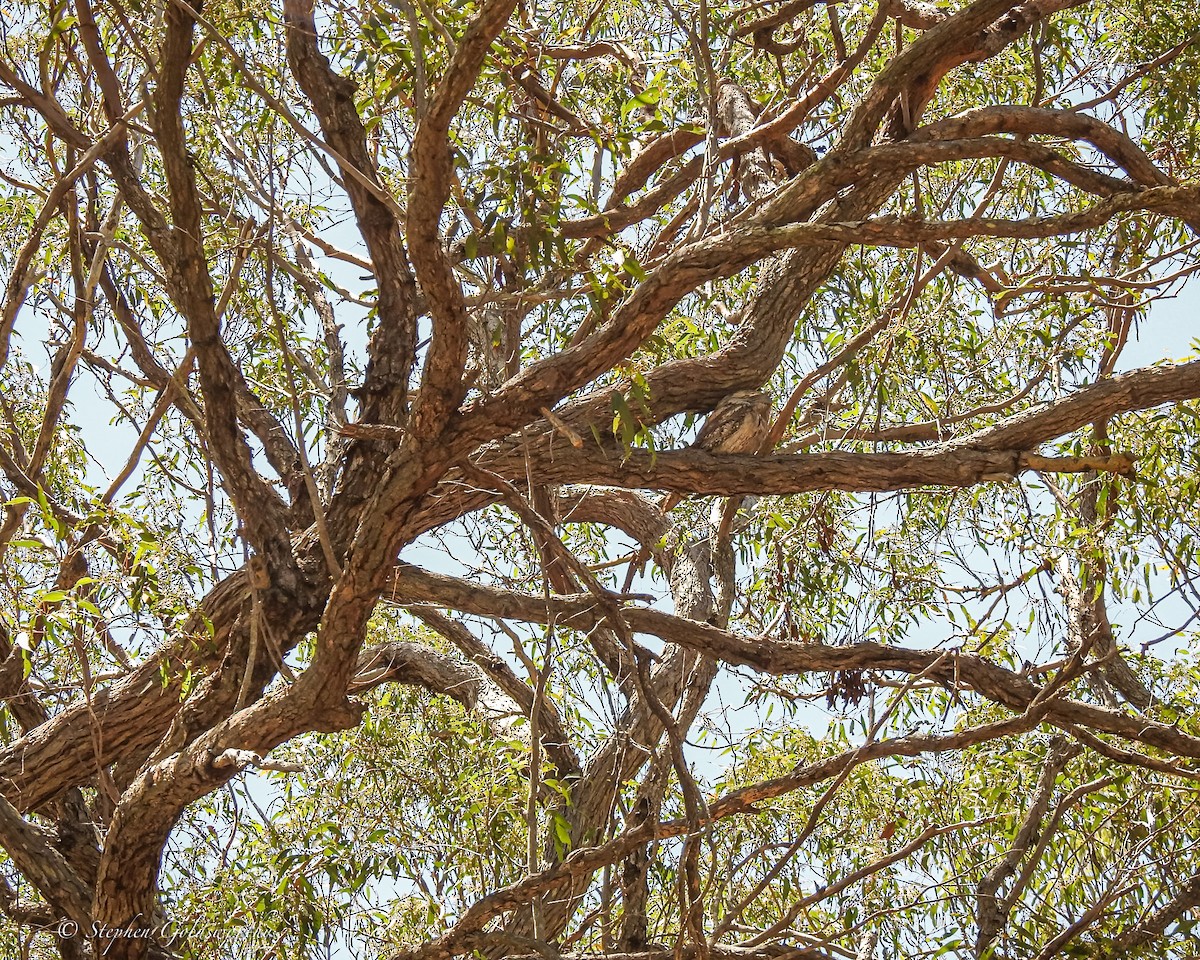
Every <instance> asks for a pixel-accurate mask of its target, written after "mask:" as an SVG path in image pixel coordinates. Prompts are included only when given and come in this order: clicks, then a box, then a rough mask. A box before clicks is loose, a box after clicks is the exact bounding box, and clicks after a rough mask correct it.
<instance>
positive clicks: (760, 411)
mask: <svg viewBox="0 0 1200 960" xmlns="http://www.w3.org/2000/svg"><path fill="white" fill-rule="evenodd" d="M773 409H774V407H773V404H772V401H771V395H770V394H769V393H767V392H766V391H764V390H738V391H736V392H734V393H731V394H729V396H727V397H725V398H724V399H723V400H722V401H721V402H720V403H718V404H717V406H716V408H715V409H714V410H713V412H712V413H710V414H709V415H708V418H707V419H706V420H705V421H704V426H702V427H701V428H700V432H699V433H697V434H696V439H695V440H694V441H693V442H692V446H693V447H694V448H695V449H697V450H706V451H707V452H709V453H754V452H756V451H757V450H758V447H759V445H760V444H761V443H762V442H763V439H764V438H765V437H766V435H767V431H768V430H770V429H771V413H772V411H773ZM681 499H683V497H682V496H681V495H680V494H677V493H672V494H668V495H667V496H666V497H665V498H664V499H663V502H662V510H663V512H666V511H668V510H670V509H671V508H672V507H674V506H675V505H676V504H677V503H679V501H680V500H681Z"/></svg>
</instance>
